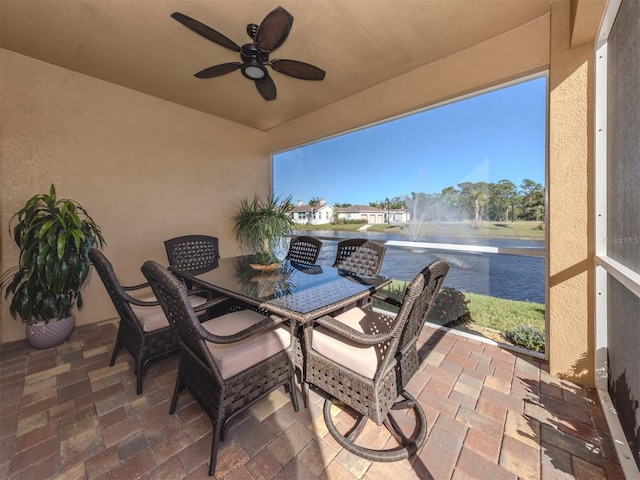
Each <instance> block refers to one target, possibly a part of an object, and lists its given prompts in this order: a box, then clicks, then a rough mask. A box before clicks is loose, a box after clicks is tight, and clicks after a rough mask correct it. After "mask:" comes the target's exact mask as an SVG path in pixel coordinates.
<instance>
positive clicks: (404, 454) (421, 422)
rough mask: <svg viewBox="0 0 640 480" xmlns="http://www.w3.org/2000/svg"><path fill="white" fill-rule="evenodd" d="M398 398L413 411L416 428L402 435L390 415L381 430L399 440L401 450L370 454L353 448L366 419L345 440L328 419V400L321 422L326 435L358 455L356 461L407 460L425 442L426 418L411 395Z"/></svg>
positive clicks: (371, 451)
mask: <svg viewBox="0 0 640 480" xmlns="http://www.w3.org/2000/svg"><path fill="white" fill-rule="evenodd" d="M401 395H402V397H404V399H405V401H407V403H404V401H401V402H398V403H400V404H401V405H404V406H409V408H411V409H413V411H414V412H415V419H416V426H415V429H414V431H413V432H412V434H411V435H409V436H407V435H405V434H404V433H403V432H402V431H400V428H399V427H398V425H397V423H396V422H395V421H394V420H393V418H392V417H390V415H387V418H386V419H385V420H384V422H383V424H384V426H385V427H386V428H387V429H389V432H390V433H391V434H392V435H393V437H394V438H395V439H396V440H398V443H400V445H402V446H401V447H398V448H395V449H392V450H372V449H369V448H366V447H362V446H360V445H356V444H355V440H356V438H357V436H358V435H359V434H360V433H361V432H362V430H363V429H364V425H365V423H366V421H367V417H362V418H360V419H359V420H358V423H357V424H356V425H355V426H354V428H353V429H352V430H351V431H350V432H349V434H348V435H347V436H346V437H345V436H344V435H342V434H341V433H340V432H339V431H338V429H337V428H336V426H335V424H334V423H333V419H332V417H331V406H332V402H331V399H327V400H325V402H324V412H323V413H324V421H325V423H326V425H327V428H328V429H329V433H331V436H332V437H333V438H335V440H336V441H337V442H338V443H339V444H340V445H341V446H342V447H344V448H345V449H347V450H348V451H350V452H351V453H354V454H355V455H358V456H359V457H362V458H365V459H367V460H371V461H375V462H396V461H398V460H404V459H405V458H408V457H409V456H411V455H413V454H414V453H416V452H417V451H418V450H420V448H421V447H422V446H423V445H424V443H425V442H426V440H427V418H426V416H425V414H424V411H423V410H422V407H421V406H420V404H419V403H418V402H417V401H416V399H415V398H414V397H413V396H412V395H411V394H410V393H408V392H406V391H404V392H402V394H401ZM392 408H393V407H392ZM395 409H397V408H395Z"/></svg>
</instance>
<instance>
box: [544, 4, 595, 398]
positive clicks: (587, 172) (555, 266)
mask: <svg viewBox="0 0 640 480" xmlns="http://www.w3.org/2000/svg"><path fill="white" fill-rule="evenodd" d="M569 24H570V6H569V2H568V1H567V2H554V3H553V5H552V10H551V31H552V35H551V68H550V76H549V90H550V95H549V132H550V133H549V172H548V176H549V179H548V183H547V186H548V196H549V204H548V216H549V232H548V233H549V279H548V286H549V296H548V305H547V309H548V318H549V320H548V326H547V330H548V338H549V341H548V345H549V366H550V370H551V373H552V374H554V375H558V376H561V377H565V378H569V379H571V380H574V381H577V382H579V383H582V384H585V385H589V386H593V385H594V381H595V376H594V321H593V319H594V318H595V316H594V315H595V313H594V308H595V306H594V305H595V303H594V292H595V287H594V238H595V235H594V224H593V218H594V177H593V175H594V168H593V158H594V153H593V130H594V120H593V116H594V78H595V77H594V59H595V57H594V47H593V45H589V44H586V45H582V46H580V47H576V48H570V43H569V42H570V30H569Z"/></svg>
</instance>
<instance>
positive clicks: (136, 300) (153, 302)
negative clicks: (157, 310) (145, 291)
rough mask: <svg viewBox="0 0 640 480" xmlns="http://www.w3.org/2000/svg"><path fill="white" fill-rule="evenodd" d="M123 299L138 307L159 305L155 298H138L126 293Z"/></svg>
mask: <svg viewBox="0 0 640 480" xmlns="http://www.w3.org/2000/svg"><path fill="white" fill-rule="evenodd" d="M124 299H125V300H126V301H127V302H129V303H132V304H134V305H138V306H139V307H157V306H158V305H160V302H159V301H157V300H151V301H150V300H140V299H139V298H135V297H132V296H131V295H129V294H127V293H125V294H124Z"/></svg>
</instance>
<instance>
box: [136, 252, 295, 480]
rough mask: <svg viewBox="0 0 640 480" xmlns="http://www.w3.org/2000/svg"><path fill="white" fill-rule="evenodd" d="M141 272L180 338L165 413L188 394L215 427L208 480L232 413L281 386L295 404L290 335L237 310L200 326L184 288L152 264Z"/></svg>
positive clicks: (271, 320) (276, 322) (272, 320)
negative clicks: (172, 388) (176, 371)
mask: <svg viewBox="0 0 640 480" xmlns="http://www.w3.org/2000/svg"><path fill="white" fill-rule="evenodd" d="M142 272H143V274H144V275H145V277H146V278H147V280H148V281H149V283H150V284H151V288H152V289H153V292H154V293H155V295H156V297H157V298H158V299H159V300H160V304H161V305H162V308H163V310H164V312H165V314H166V316H167V317H168V318H169V321H170V322H171V325H172V327H173V328H174V330H175V331H176V332H177V336H178V338H179V339H180V346H181V354H180V365H179V367H178V377H177V379H176V385H175V389H174V393H173V398H172V400H171V408H170V410H169V413H170V414H171V415H173V414H174V413H175V411H176V406H177V403H178V397H179V395H180V393H181V392H182V391H183V390H184V389H188V390H189V392H191V394H192V395H193V397H194V398H195V399H196V400H197V402H198V403H199V404H200V406H201V407H202V408H203V410H204V411H205V412H206V413H207V414H208V415H209V417H210V418H211V421H212V423H213V440H212V443H211V458H210V463H209V475H213V474H214V473H215V469H216V456H217V451H218V446H219V443H220V442H222V441H224V437H225V433H226V429H227V425H228V422H229V420H230V419H231V418H233V417H234V416H235V415H236V414H238V413H240V412H242V411H244V410H245V409H246V408H248V407H249V406H251V405H253V404H254V403H255V402H257V401H258V400H260V399H261V398H263V397H264V396H265V395H267V394H268V393H269V392H271V391H272V390H275V389H276V388H278V387H279V386H284V387H285V391H287V392H288V393H289V395H290V397H291V403H292V404H293V408H294V410H295V411H296V412H297V411H298V399H297V397H296V391H295V388H294V367H293V363H292V361H291V358H290V353H291V352H290V349H291V332H290V331H289V330H288V329H286V328H283V326H282V325H280V323H281V322H283V321H284V319H280V318H276V317H265V316H264V315H262V314H260V313H258V312H257V311H254V310H238V311H235V312H233V313H229V314H225V315H222V316H219V317H217V318H215V319H212V320H209V321H207V322H204V323H202V324H201V323H200V322H199V321H198V318H197V317H196V315H195V313H194V311H193V308H192V307H191V305H190V304H189V302H188V299H187V290H186V287H185V285H184V284H183V283H182V282H181V281H180V280H178V279H177V278H176V277H175V276H174V275H173V274H172V273H171V272H169V271H168V270H167V269H165V268H164V267H162V266H161V265H160V264H158V263H157V262H154V261H147V262H145V263H144V265H143V266H142Z"/></svg>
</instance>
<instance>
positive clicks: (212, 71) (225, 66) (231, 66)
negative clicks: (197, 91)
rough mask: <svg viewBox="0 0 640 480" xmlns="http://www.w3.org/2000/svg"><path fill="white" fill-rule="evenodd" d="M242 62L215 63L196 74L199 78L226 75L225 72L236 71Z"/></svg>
mask: <svg viewBox="0 0 640 480" xmlns="http://www.w3.org/2000/svg"><path fill="white" fill-rule="evenodd" d="M241 65H242V64H241V63H240V62H231V63H222V64H220V65H214V66H213V67H209V68H205V69H204V70H200V71H199V72H198V73H196V74H195V75H194V77H198V78H213V77H219V76H220V75H224V74H225V73H231V72H235V71H236V70H238V69H239V68H240V66H241Z"/></svg>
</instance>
